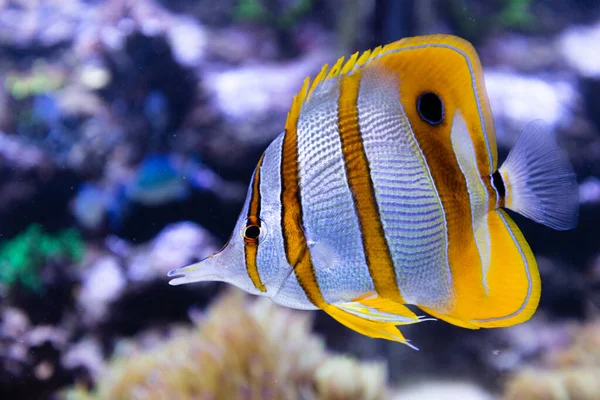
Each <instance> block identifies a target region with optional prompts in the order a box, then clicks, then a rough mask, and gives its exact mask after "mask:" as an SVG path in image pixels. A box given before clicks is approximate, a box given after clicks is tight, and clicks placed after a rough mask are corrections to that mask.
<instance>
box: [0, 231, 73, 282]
mask: <svg viewBox="0 0 600 400" xmlns="http://www.w3.org/2000/svg"><path fill="white" fill-rule="evenodd" d="M82 256H83V242H82V241H81V238H80V236H79V234H78V233H77V231H75V230H74V229H69V230H65V231H63V232H60V233H58V234H56V235H50V234H47V233H45V232H44V231H43V229H42V227H41V226H40V225H38V224H33V225H30V226H29V228H27V230H25V232H23V233H21V234H20V235H18V236H16V237H14V238H12V239H11V240H9V241H7V242H5V243H2V244H1V245H0V266H1V267H2V268H0V282H2V283H4V284H6V285H14V284H16V283H17V282H18V283H21V284H22V285H23V286H25V287H27V288H28V289H31V290H39V289H40V288H41V286H42V284H43V282H42V277H41V276H40V271H41V270H42V268H43V267H44V266H45V265H47V264H48V263H49V262H51V261H52V260H56V259H67V260H71V261H79V260H80V259H81V257H82Z"/></svg>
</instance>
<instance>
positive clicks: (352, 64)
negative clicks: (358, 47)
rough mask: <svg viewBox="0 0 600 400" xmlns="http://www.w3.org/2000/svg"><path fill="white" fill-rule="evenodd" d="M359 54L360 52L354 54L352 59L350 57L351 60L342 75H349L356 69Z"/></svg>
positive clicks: (345, 65)
mask: <svg viewBox="0 0 600 400" xmlns="http://www.w3.org/2000/svg"><path fill="white" fill-rule="evenodd" d="M358 54H359V53H358V52H356V53H354V54H352V57H350V59H349V60H348V61H347V62H346V64H344V67H343V68H342V72H341V75H346V74H347V73H349V72H350V71H352V70H353V69H354V66H355V65H356V60H358Z"/></svg>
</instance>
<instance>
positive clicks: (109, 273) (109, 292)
mask: <svg viewBox="0 0 600 400" xmlns="http://www.w3.org/2000/svg"><path fill="white" fill-rule="evenodd" d="M126 284H127V280H126V278H125V275H124V274H123V271H122V270H121V266H120V265H119V262H118V261H117V259H116V258H114V257H110V256H106V257H104V258H101V259H99V260H98V261H96V262H95V263H94V264H93V265H92V266H91V267H90V268H89V269H88V270H87V271H85V272H84V275H83V283H82V285H81V290H80V294H79V297H78V299H77V300H78V304H79V306H80V307H81V308H82V310H83V311H84V313H83V317H84V318H85V319H86V320H87V322H88V323H93V322H95V321H97V320H99V319H102V317H103V316H104V314H105V313H106V311H107V309H108V305H109V304H110V303H111V302H112V301H114V300H116V299H117V298H118V297H119V295H120V294H121V292H122V291H123V290H124V289H125V287H126Z"/></svg>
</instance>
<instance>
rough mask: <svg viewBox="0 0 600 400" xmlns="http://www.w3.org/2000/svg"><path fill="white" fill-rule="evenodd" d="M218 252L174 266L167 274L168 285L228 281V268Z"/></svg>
mask: <svg viewBox="0 0 600 400" xmlns="http://www.w3.org/2000/svg"><path fill="white" fill-rule="evenodd" d="M222 261H223V260H221V256H220V253H216V254H213V255H211V256H209V257H207V258H205V259H204V260H202V261H200V262H197V263H195V264H192V265H188V266H186V267H181V268H175V269H172V270H171V271H169V273H168V274H167V276H169V277H170V278H175V279H171V280H170V281H169V284H170V285H173V286H177V285H183V284H184V283H192V282H209V281H223V282H227V281H229V279H228V278H231V277H230V276H228V275H229V274H230V269H229V268H227V267H226V266H224V265H223V262H222Z"/></svg>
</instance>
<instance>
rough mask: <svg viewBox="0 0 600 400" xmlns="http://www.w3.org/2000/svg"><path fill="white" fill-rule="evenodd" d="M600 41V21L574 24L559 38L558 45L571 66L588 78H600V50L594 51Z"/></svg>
mask: <svg viewBox="0 0 600 400" xmlns="http://www.w3.org/2000/svg"><path fill="white" fill-rule="evenodd" d="M598 43H600V22H598V23H596V24H595V25H591V26H585V25H579V26H573V27H570V28H568V29H566V30H565V31H564V32H562V33H561V34H560V36H559V37H558V38H557V47H558V51H559V52H560V54H561V55H562V56H563V57H564V59H565V60H566V62H567V64H568V65H569V67H571V68H573V69H574V70H575V71H577V73H578V74H579V75H581V76H583V77H586V78H594V79H600V52H597V51H593V50H592V49H596V48H597V47H598Z"/></svg>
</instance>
